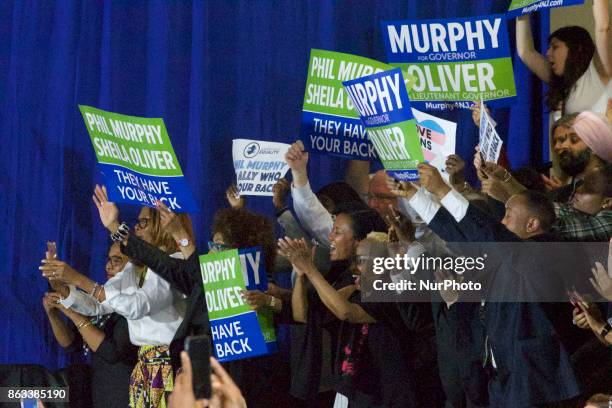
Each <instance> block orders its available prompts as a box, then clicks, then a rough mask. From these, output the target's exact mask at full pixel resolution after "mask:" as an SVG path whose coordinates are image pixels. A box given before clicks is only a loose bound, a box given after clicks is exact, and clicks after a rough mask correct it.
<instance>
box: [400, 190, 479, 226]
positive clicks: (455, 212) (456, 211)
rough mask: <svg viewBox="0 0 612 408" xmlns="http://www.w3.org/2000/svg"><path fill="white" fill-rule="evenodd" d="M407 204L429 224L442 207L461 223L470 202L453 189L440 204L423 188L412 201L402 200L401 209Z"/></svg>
mask: <svg viewBox="0 0 612 408" xmlns="http://www.w3.org/2000/svg"><path fill="white" fill-rule="evenodd" d="M406 204H408V205H409V206H410V207H412V209H414V211H416V212H417V214H418V215H419V216H420V217H421V218H422V219H423V221H425V222H426V223H427V224H429V223H430V222H431V220H433V218H434V217H435V215H436V214H437V212H438V210H439V209H440V207H442V206H444V208H446V209H447V210H448V212H449V213H450V214H451V215H452V216H453V218H454V219H455V221H457V222H460V221H461V220H462V219H463V217H465V214H466V213H467V210H468V206H469V205H470V202H469V201H468V200H467V198H465V197H464V196H462V195H461V194H460V193H459V192H458V191H456V190H454V189H451V190H450V191H449V192H448V193H447V194H446V195H445V196H444V197H442V200H440V202H439V203H438V202H437V201H435V199H434V198H433V196H432V195H431V194H430V193H429V192H428V191H426V190H425V189H424V188H423V187H421V188H419V189H418V190H417V192H416V193H415V194H414V195H413V196H412V197H411V198H410V200H406V199H405V198H403V199H402V200H400V208H403V207H405V206H406Z"/></svg>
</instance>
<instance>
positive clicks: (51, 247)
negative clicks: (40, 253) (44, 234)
mask: <svg viewBox="0 0 612 408" xmlns="http://www.w3.org/2000/svg"><path fill="white" fill-rule="evenodd" d="M47 252H48V253H49V258H50V259H54V258H55V257H56V256H57V245H55V242H47Z"/></svg>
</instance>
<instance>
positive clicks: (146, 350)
mask: <svg viewBox="0 0 612 408" xmlns="http://www.w3.org/2000/svg"><path fill="white" fill-rule="evenodd" d="M173 387H174V375H173V373H172V366H171V365H170V352H169V350H168V346H157V347H156V346H141V347H140V349H139V350H138V362H137V363H136V366H135V367H134V370H133V371H132V376H131V377H130V407H132V408H166V407H167V406H168V405H167V396H168V395H170V393H171V392H172V388H173Z"/></svg>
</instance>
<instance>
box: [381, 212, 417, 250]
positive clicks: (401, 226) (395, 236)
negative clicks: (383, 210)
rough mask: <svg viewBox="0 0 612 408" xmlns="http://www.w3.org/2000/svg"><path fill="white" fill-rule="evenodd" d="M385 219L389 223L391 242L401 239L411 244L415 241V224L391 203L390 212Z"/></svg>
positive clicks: (402, 241)
mask: <svg viewBox="0 0 612 408" xmlns="http://www.w3.org/2000/svg"><path fill="white" fill-rule="evenodd" d="M385 221H387V225H389V242H395V241H399V242H401V243H404V244H409V243H411V242H413V241H414V239H415V238H414V233H415V229H414V225H412V222H410V220H409V219H408V218H407V217H406V216H405V215H404V214H402V213H400V212H397V211H396V210H395V208H393V206H392V205H389V214H387V215H386V216H385Z"/></svg>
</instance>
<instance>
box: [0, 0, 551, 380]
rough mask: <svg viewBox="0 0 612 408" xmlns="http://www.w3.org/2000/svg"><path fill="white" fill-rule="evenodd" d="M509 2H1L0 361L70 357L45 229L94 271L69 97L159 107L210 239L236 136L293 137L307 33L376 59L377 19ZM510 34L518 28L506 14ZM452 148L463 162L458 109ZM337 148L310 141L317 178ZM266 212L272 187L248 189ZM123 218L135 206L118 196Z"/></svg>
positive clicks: (517, 155) (532, 105)
mask: <svg viewBox="0 0 612 408" xmlns="http://www.w3.org/2000/svg"><path fill="white" fill-rule="evenodd" d="M508 3H509V1H495V2H485V1H476V0H473V1H470V2H468V1H465V0H457V1H442V0H429V1H421V0H411V1H391V0H378V1H374V0H367V1H352V0H351V1H348V0H338V1H324V0H308V1H257V0H256V1H250V0H249V1H247V0H244V1H220V0H219V1H206V2H200V1H197V2H188V1H178V0H177V1H160V0H148V1H144V0H135V1H125V0H122V1H82V2H79V1H70V0H63V1H62V0H56V1H35V0H15V1H3V2H1V3H0V21H2V23H1V24H0V132H1V133H0V135H1V136H0V140H1V143H0V146H1V147H0V149H1V150H0V174H1V177H0V187H1V191H0V214H1V222H2V227H1V228H0V248H2V252H1V254H2V256H1V257H0V268H1V271H2V272H1V273H0V310H2V317H1V318H0V333H2V335H1V336H0V363H25V362H28V363H36V364H43V365H45V366H47V367H49V368H52V369H53V368H58V367H60V366H62V365H64V364H66V362H67V361H66V356H65V355H64V354H63V353H62V352H61V351H60V350H59V348H58V346H57V345H56V343H55V341H54V339H53V335H52V333H51V330H50V328H49V325H48V323H47V319H46V317H45V315H44V310H43V308H42V301H41V299H42V296H43V294H44V292H45V291H47V290H48V288H47V283H46V281H45V280H44V279H43V278H42V277H41V275H40V273H39V271H38V266H39V262H40V260H41V259H42V257H43V255H44V250H45V242H46V241H47V240H54V241H57V243H58V248H59V254H60V257H61V259H63V260H66V261H67V262H69V263H70V264H71V265H73V266H74V267H75V268H77V269H78V270H80V271H82V272H84V273H86V274H88V275H89V276H91V277H93V278H94V279H97V280H98V281H102V280H103V279H104V271H103V269H104V259H105V254H106V250H107V247H108V237H107V234H106V233H105V231H104V230H103V228H102V226H101V224H100V222H99V220H98V215H97V211H96V210H95V208H94V206H93V205H92V203H91V194H92V189H93V185H94V183H96V182H100V181H101V177H100V176H99V174H98V172H97V170H96V160H95V156H94V152H93V149H92V146H91V143H90V140H89V137H88V135H87V132H86V129H85V126H84V124H83V119H82V117H81V115H80V112H79V110H78V107H77V105H78V104H87V105H93V106H96V107H99V108H101V109H106V110H110V111H113V112H120V113H124V114H128V115H138V116H150V117H163V118H164V120H165V123H166V126H167V128H168V131H169V134H170V137H171V139H172V142H173V145H174V148H175V150H176V153H177V156H178V158H179V160H180V162H181V165H182V168H183V171H184V173H185V174H186V176H187V179H188V181H189V184H190V185H191V187H192V189H193V191H194V193H195V197H196V199H197V201H198V202H199V204H200V207H201V212H200V213H199V214H197V215H194V217H193V220H194V224H195V226H196V232H197V237H198V247H199V249H200V250H202V251H204V250H205V246H206V245H205V243H206V241H207V240H208V239H209V224H210V222H211V220H212V215H213V213H214V211H215V210H216V209H218V208H220V207H222V206H225V205H226V203H225V196H224V191H225V189H226V187H227V186H228V185H229V184H230V183H231V182H232V180H233V178H234V174H233V166H232V160H231V140H232V139H234V138H252V139H260V140H271V141H279V142H291V141H292V140H294V139H296V137H297V135H298V130H299V125H300V112H301V107H302V101H303V95H304V85H305V80H306V71H307V67H308V58H309V51H310V49H311V48H324V49H329V50H336V51H341V52H347V53H354V54H358V55H362V56H366V57H371V58H376V59H379V60H383V61H384V59H385V56H384V47H383V42H382V35H381V29H380V22H381V21H382V20H386V19H403V18H435V17H440V18H442V17H467V16H475V15H482V14H490V13H499V12H503V11H504V9H505V8H506V7H507V5H508ZM509 23H510V31H511V32H510V37H511V41H512V43H514V32H513V27H514V23H513V22H512V21H511V22H509ZM515 72H516V84H517V87H518V92H519V96H518V98H516V100H515V101H514V103H513V105H512V108H506V109H497V110H495V111H494V115H495V116H496V119H497V120H498V122H499V124H500V125H499V130H500V133H501V134H502V136H503V137H504V138H505V139H507V140H508V143H507V146H508V152H509V156H510V160H511V161H512V163H513V165H514V166H515V167H516V166H519V165H524V164H527V163H534V164H537V163H539V161H540V158H541V155H542V151H541V150H542V149H541V146H542V143H541V140H542V135H541V129H542V124H541V113H542V107H541V106H542V105H541V98H542V96H541V84H540V82H539V81H538V80H537V79H536V78H535V77H534V76H532V75H530V74H529V73H528V72H527V70H526V68H525V67H524V66H523V65H522V64H521V63H520V62H518V61H515ZM440 116H443V117H446V118H448V119H451V120H454V121H459V127H458V134H457V135H458V146H457V151H458V153H459V154H461V155H462V156H463V157H465V158H466V159H467V160H468V161H471V155H472V149H473V146H474V145H475V143H476V141H477V131H476V128H475V127H474V125H473V124H472V121H471V117H470V113H469V111H452V112H445V113H442V114H440ZM343 166H344V162H341V161H340V162H339V161H338V160H335V159H331V158H328V157H317V156H314V157H312V159H311V163H310V173H311V175H312V180H313V187H314V188H315V189H316V188H319V187H320V186H322V185H323V184H325V183H327V182H330V181H332V180H337V179H341V178H342V177H343ZM248 205H249V207H250V208H253V209H255V210H257V211H260V212H266V213H271V200H270V199H264V198H249V204H248ZM120 209H121V212H122V219H126V220H130V221H132V220H134V218H135V215H136V212H137V210H138V209H137V208H133V207H129V206H122V207H121V208H120Z"/></svg>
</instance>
